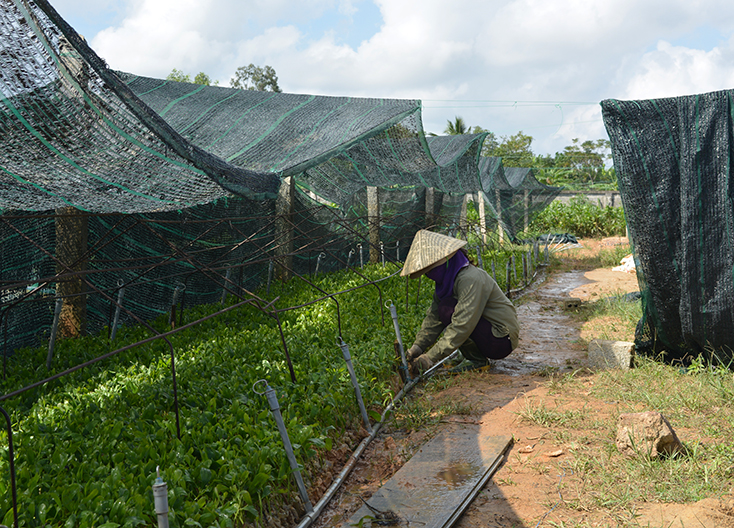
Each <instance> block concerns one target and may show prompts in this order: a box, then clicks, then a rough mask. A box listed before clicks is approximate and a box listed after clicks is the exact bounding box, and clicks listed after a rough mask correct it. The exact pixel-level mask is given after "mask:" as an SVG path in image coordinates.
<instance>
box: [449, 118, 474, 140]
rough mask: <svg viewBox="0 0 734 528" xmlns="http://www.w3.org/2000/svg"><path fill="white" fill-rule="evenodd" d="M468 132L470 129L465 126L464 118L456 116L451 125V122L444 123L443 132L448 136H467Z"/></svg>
mask: <svg viewBox="0 0 734 528" xmlns="http://www.w3.org/2000/svg"><path fill="white" fill-rule="evenodd" d="M470 131H471V127H468V126H466V123H464V118H463V117H460V116H456V117H455V118H454V122H453V123H452V122H451V120H449V121H446V129H445V130H444V131H443V132H444V134H448V135H449V136H458V135H459V134H468V133H469V132H470Z"/></svg>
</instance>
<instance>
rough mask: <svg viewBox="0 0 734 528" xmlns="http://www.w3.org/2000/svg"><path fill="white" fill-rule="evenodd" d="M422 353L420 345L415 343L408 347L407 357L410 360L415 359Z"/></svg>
mask: <svg viewBox="0 0 734 528" xmlns="http://www.w3.org/2000/svg"><path fill="white" fill-rule="evenodd" d="M422 353H423V351H422V350H421V347H419V346H418V345H413V346H412V347H410V348H409V349H408V353H407V354H406V356H405V359H407V360H408V361H413V360H414V359H415V358H417V357H418V356H420V355H421V354H422Z"/></svg>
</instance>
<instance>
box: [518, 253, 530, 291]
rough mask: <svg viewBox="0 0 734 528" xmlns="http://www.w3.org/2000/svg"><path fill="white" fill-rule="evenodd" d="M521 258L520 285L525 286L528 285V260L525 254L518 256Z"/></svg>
mask: <svg viewBox="0 0 734 528" xmlns="http://www.w3.org/2000/svg"><path fill="white" fill-rule="evenodd" d="M520 256H521V257H522V283H523V284H524V285H525V286H527V284H528V259H527V256H526V255H525V253H523V254H522V255H520Z"/></svg>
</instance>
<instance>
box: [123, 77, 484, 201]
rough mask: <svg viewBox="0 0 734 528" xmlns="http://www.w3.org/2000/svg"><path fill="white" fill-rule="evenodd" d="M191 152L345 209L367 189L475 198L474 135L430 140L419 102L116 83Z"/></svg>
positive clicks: (478, 141) (477, 138) (478, 138)
mask: <svg viewBox="0 0 734 528" xmlns="http://www.w3.org/2000/svg"><path fill="white" fill-rule="evenodd" d="M120 76H121V78H122V79H123V81H124V82H125V83H126V84H127V86H128V87H129V88H130V89H131V90H132V91H133V92H134V93H135V94H136V95H137V96H138V97H140V98H141V100H143V101H144V102H145V103H146V104H147V105H149V106H150V107H151V109H153V110H154V111H155V112H156V113H158V114H159V115H160V116H161V117H163V118H164V119H165V120H166V122H167V123H168V124H169V125H170V126H171V127H173V128H174V129H175V130H176V131H177V132H179V133H180V134H181V135H182V136H184V137H185V138H186V139H188V140H189V141H191V142H192V143H193V144H195V145H197V146H199V147H201V148H203V149H205V150H207V151H208V152H211V153H212V154H215V155H217V156H219V157H221V158H223V159H225V160H227V161H228V162H230V163H233V164H235V165H237V166H241V167H245V168H248V169H252V170H257V171H265V172H270V173H277V174H278V175H279V176H281V177H285V176H294V177H296V179H297V181H298V183H299V185H300V186H302V187H303V188H304V189H307V190H308V191H310V192H312V193H314V194H315V195H317V196H318V197H319V198H322V199H324V200H326V201H328V202H331V203H334V204H337V205H340V206H346V205H347V204H348V203H349V202H350V200H351V199H352V197H353V195H354V194H355V193H357V192H359V191H360V190H364V189H365V187H368V186H372V187H385V188H387V187H390V188H396V187H400V188H407V187H416V186H421V187H434V188H437V189H438V190H440V191H441V192H446V193H449V192H453V193H467V192H475V191H477V190H479V188H480V185H481V182H480V179H479V172H478V161H479V153H480V150H481V145H482V142H483V140H484V138H485V137H486V133H482V134H466V135H458V136H443V137H429V138H426V136H425V135H424V133H423V130H422V124H421V113H420V110H421V105H420V101H415V100H400V99H369V98H356V97H328V96H315V95H299V94H287V93H273V92H258V91H254V90H238V89H234V88H224V87H219V86H202V85H196V84H190V83H181V82H175V81H167V80H162V79H152V78H147V77H139V76H135V75H131V74H124V73H121V74H120Z"/></svg>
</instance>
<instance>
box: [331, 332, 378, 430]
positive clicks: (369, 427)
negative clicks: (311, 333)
mask: <svg viewBox="0 0 734 528" xmlns="http://www.w3.org/2000/svg"><path fill="white" fill-rule="evenodd" d="M339 348H341V349H342V355H343V356H344V361H346V363H347V370H348V371H349V377H350V378H351V379H352V386H353V387H354V393H355V395H356V396H357V403H358V404H359V412H361V413H362V422H364V428H365V429H366V430H367V432H368V433H370V434H372V425H370V418H369V416H367V409H366V408H365V406H364V401H363V400H362V391H361V390H360V388H359V383H358V382H357V374H355V373H354V365H352V355H351V354H350V353H349V345H347V344H346V343H345V342H344V340H343V339H342V338H341V337H339Z"/></svg>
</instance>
